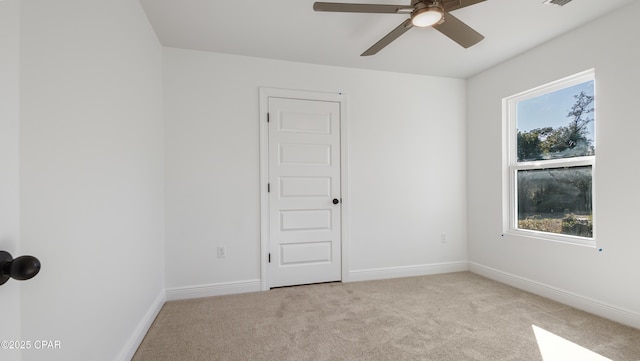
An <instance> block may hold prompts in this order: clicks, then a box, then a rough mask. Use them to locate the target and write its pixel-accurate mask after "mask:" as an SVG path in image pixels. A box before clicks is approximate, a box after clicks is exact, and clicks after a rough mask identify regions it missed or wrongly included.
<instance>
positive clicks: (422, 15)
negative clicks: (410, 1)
mask: <svg viewBox="0 0 640 361" xmlns="http://www.w3.org/2000/svg"><path fill="white" fill-rule="evenodd" d="M442 18H444V13H443V12H442V10H440V9H439V8H437V7H429V8H424V9H420V10H418V11H416V12H414V13H413V14H412V15H411V22H412V23H413V25H414V26H418V27H421V28H424V27H428V26H433V25H435V24H438V23H439V22H440V21H442Z"/></svg>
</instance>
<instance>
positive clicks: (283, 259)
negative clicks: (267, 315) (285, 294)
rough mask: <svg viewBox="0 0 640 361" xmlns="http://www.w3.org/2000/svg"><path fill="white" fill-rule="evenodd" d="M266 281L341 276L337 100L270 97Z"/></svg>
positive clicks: (277, 284) (277, 282) (309, 280)
mask: <svg viewBox="0 0 640 361" xmlns="http://www.w3.org/2000/svg"><path fill="white" fill-rule="evenodd" d="M268 108H269V109H268V112H269V126H268V132H269V175H268V177H269V252H270V255H269V256H270V259H269V262H270V263H269V275H270V279H269V285H270V287H280V286H290V285H299V284H307V283H318V282H330V281H339V280H341V274H342V272H341V265H342V264H341V238H340V237H341V224H340V220H341V214H340V213H341V208H342V207H341V199H340V198H341V192H340V179H341V178H340V103H338V102H332V101H317V100H303V99H289V98H280V97H270V98H269V99H268Z"/></svg>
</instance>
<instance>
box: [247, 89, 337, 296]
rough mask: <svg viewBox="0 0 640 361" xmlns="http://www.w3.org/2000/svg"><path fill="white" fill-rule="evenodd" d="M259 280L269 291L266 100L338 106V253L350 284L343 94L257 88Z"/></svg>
mask: <svg viewBox="0 0 640 361" xmlns="http://www.w3.org/2000/svg"><path fill="white" fill-rule="evenodd" d="M259 92H260V115H259V119H260V280H261V289H262V290H263V291H268V290H269V289H270V285H269V261H268V257H269V245H270V236H269V234H270V233H269V193H268V192H267V184H268V182H269V128H268V123H267V112H268V110H269V98H272V97H277V98H290V99H304V100H318V101H333V102H338V103H339V104H340V193H341V198H342V202H341V206H342V212H341V217H340V222H341V230H340V238H341V240H340V242H341V245H340V248H341V249H340V253H341V258H342V259H341V273H342V282H349V262H348V261H349V257H348V256H349V255H348V250H349V247H348V246H347V245H348V234H349V232H348V225H349V222H348V221H347V220H348V216H349V196H348V184H349V183H348V182H347V179H348V177H347V169H348V166H347V162H348V157H347V153H348V146H347V145H348V142H347V140H348V136H347V130H348V128H349V127H348V126H347V104H346V103H347V102H346V96H345V94H344V93H342V92H325V91H310V90H295V89H282V88H268V87H260V88H259Z"/></svg>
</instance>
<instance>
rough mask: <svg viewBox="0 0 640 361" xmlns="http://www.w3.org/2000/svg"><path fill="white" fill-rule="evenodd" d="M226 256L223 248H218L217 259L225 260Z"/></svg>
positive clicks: (225, 250)
mask: <svg viewBox="0 0 640 361" xmlns="http://www.w3.org/2000/svg"><path fill="white" fill-rule="evenodd" d="M226 256H227V249H226V248H225V247H218V258H225V257H226Z"/></svg>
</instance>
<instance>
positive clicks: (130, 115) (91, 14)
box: [20, 0, 164, 361]
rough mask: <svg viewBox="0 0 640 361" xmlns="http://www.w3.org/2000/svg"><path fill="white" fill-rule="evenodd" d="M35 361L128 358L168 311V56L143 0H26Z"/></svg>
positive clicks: (24, 105) (26, 294)
mask: <svg viewBox="0 0 640 361" xmlns="http://www.w3.org/2000/svg"><path fill="white" fill-rule="evenodd" d="M20 51H21V53H20V56H21V61H20V70H21V73H20V88H21V89H20V112H21V121H20V126H21V129H20V168H21V169H20V177H21V179H20V186H21V219H20V220H21V235H22V242H21V249H22V251H23V252H24V253H28V254H33V255H35V256H37V257H39V258H40V260H41V262H42V270H41V272H40V274H39V275H38V276H37V277H35V278H34V279H32V280H30V281H28V282H25V283H24V284H23V285H22V324H23V332H22V339H23V340H52V341H53V340H58V341H60V342H61V345H62V349H60V350H36V349H31V350H30V351H27V352H25V353H24V355H23V359H24V360H47V361H51V360H54V361H55V360H92V361H97V360H110V361H111V360H125V359H129V358H130V356H132V352H133V351H135V348H136V346H137V342H139V341H140V338H141V337H142V336H143V335H144V332H145V331H146V328H145V327H146V325H148V324H149V322H150V321H152V319H153V317H154V316H155V314H154V312H156V311H157V310H158V308H159V306H161V304H162V301H163V297H164V296H163V295H164V282H163V259H164V254H163V248H164V246H163V242H164V240H163V124H162V50H161V46H160V44H159V42H158V40H157V39H156V36H155V34H154V32H153V30H152V29H151V27H150V25H149V23H148V21H147V19H146V16H145V14H144V12H143V10H142V8H141V6H140V4H139V3H138V2H137V1H129V0H110V1H99V0H59V1H46V0H32V1H22V2H21V24H20Z"/></svg>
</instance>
